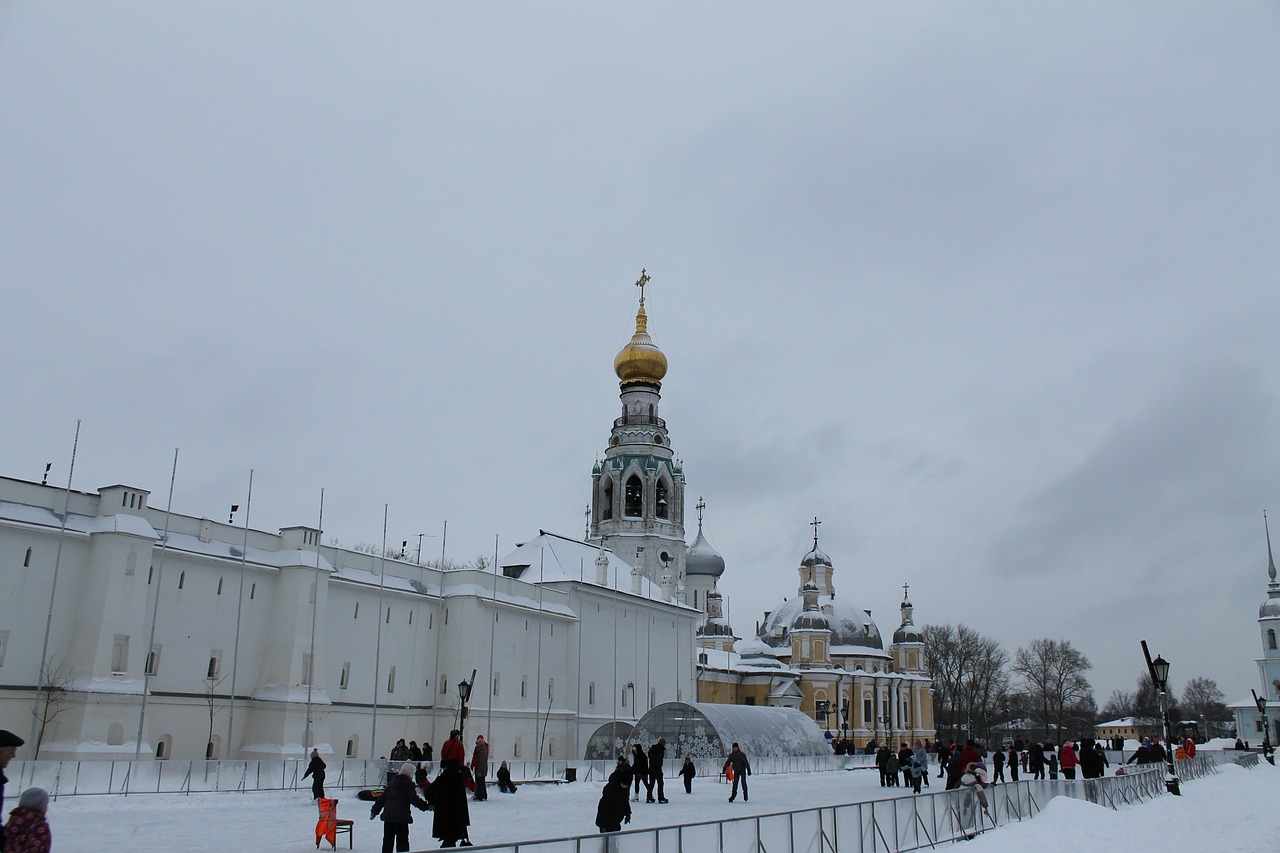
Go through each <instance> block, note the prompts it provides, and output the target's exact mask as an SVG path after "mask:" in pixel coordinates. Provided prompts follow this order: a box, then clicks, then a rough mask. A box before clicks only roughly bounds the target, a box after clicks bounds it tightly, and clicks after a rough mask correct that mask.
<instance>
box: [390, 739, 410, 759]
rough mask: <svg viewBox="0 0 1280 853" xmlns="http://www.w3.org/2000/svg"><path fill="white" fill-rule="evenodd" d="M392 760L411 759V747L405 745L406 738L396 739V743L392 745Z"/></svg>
mask: <svg viewBox="0 0 1280 853" xmlns="http://www.w3.org/2000/svg"><path fill="white" fill-rule="evenodd" d="M391 760H392V761H408V760H409V747H407V746H405V745H404V738H400V740H398V741H396V745H395V746H393V747H391Z"/></svg>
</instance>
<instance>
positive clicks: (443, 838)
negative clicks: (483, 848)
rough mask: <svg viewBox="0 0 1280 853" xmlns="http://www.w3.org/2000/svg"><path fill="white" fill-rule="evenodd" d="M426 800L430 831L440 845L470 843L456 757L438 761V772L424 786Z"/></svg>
mask: <svg viewBox="0 0 1280 853" xmlns="http://www.w3.org/2000/svg"><path fill="white" fill-rule="evenodd" d="M427 802H429V803H431V807H432V808H433V809H434V810H435V817H434V818H433V819H432V821H431V834H432V835H433V836H434V837H436V838H438V839H440V846H441V847H457V846H458V842H459V841H461V842H462V846H463V847H470V846H471V839H470V838H468V837H467V836H468V833H467V827H469V826H470V825H471V813H470V812H469V811H467V784H466V781H465V779H464V777H463V775H462V765H461V764H460V763H459V762H458V759H456V758H446V759H444V760H443V761H441V762H440V775H439V776H437V777H436V778H435V781H434V782H432V783H431V787H430V788H428V789H427ZM383 853H389V851H386V850H384V851H383Z"/></svg>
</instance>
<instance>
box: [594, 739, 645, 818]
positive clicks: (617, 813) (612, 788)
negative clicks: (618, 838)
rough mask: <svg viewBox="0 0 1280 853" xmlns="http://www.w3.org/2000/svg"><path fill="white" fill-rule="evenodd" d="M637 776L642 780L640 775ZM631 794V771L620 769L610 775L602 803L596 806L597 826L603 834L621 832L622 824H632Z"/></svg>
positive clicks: (603, 791)
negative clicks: (629, 797)
mask: <svg viewBox="0 0 1280 853" xmlns="http://www.w3.org/2000/svg"><path fill="white" fill-rule="evenodd" d="M639 748H640V747H639V746H637V747H636V749H639ZM623 760H624V759H623V758H621V757H619V758H618V763H619V764H621V763H622V762H623ZM633 769H634V768H633ZM635 776H636V778H637V779H639V778H640V774H638V773H637V774H635ZM630 792H631V775H630V773H629V771H627V770H623V769H622V768H621V767H619V768H618V769H617V770H614V771H613V773H611V774H610V775H609V781H608V782H605V783H604V789H603V790H602V791H601V792H600V802H599V803H598V804H597V805H596V826H597V827H598V828H599V829H600V831H601V832H621V831H622V824H624V823H631V801H630V800H629V799H628V798H627V795H628V794H629V793H630Z"/></svg>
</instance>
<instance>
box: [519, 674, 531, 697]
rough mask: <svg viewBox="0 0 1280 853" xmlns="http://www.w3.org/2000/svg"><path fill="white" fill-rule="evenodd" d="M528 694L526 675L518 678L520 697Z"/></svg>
mask: <svg viewBox="0 0 1280 853" xmlns="http://www.w3.org/2000/svg"><path fill="white" fill-rule="evenodd" d="M528 695H529V678H528V676H526V677H524V678H522V679H520V698H521V699H524V698H525V697H527V696H528Z"/></svg>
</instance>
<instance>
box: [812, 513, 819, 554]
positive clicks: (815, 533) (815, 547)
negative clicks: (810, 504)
mask: <svg viewBox="0 0 1280 853" xmlns="http://www.w3.org/2000/svg"><path fill="white" fill-rule="evenodd" d="M821 523H822V522H821V521H818V517H817V516H816V515H815V516H814V517H813V521H811V522H809V526H810V527H812V528H813V550H815V551H816V550H818V525H819V524H821Z"/></svg>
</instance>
